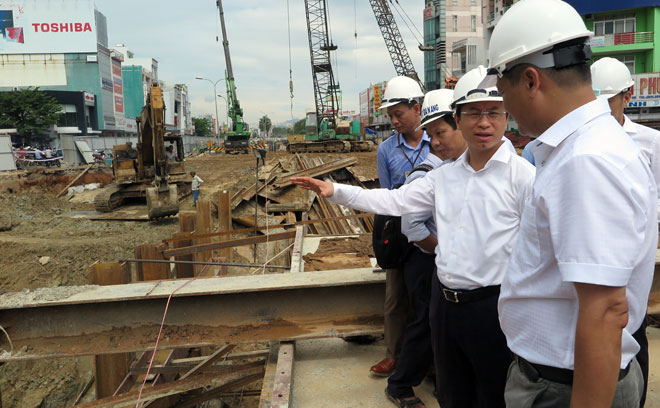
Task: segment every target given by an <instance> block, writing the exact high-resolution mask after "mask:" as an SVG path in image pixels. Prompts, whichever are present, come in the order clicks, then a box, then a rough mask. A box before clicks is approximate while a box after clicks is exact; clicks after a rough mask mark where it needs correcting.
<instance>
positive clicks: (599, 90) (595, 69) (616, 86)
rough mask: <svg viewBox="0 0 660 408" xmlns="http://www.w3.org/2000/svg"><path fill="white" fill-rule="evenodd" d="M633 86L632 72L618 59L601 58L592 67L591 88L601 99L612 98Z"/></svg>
mask: <svg viewBox="0 0 660 408" xmlns="http://www.w3.org/2000/svg"><path fill="white" fill-rule="evenodd" d="M633 85H635V81H633V79H632V75H630V70H629V69H628V67H627V66H626V64H624V63H623V62H621V61H619V60H618V59H616V58H610V57H605V58H601V59H599V60H598V61H596V62H594V63H593V65H591V86H592V88H593V89H594V93H595V94H596V96H597V97H599V98H611V97H613V96H614V95H618V94H620V93H621V92H623V91H625V90H627V89H629V88H630V87H631V86H633Z"/></svg>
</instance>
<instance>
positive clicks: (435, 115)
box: [415, 89, 454, 130]
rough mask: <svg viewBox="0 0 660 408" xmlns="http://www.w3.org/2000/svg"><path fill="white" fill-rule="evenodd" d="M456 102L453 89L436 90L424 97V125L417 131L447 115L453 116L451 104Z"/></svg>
mask: <svg viewBox="0 0 660 408" xmlns="http://www.w3.org/2000/svg"><path fill="white" fill-rule="evenodd" d="M453 100H454V91H453V90H452V89H436V90H435V91H429V92H427V93H426V95H424V104H423V105H422V124H421V125H420V126H419V127H418V128H417V129H415V130H421V129H424V128H426V125H428V124H429V123H431V122H433V121H434V120H436V119H440V118H441V117H443V116H445V115H452V114H453V113H454V112H453V111H452V109H451V103H452V101H453Z"/></svg>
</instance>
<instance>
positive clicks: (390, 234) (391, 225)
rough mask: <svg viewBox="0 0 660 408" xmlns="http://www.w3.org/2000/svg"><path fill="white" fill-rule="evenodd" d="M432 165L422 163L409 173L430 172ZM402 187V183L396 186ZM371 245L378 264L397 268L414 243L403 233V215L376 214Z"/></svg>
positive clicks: (385, 267) (387, 267)
mask: <svg viewBox="0 0 660 408" xmlns="http://www.w3.org/2000/svg"><path fill="white" fill-rule="evenodd" d="M430 170H432V167H431V166H428V165H426V164H420V165H419V166H417V167H415V168H414V169H412V171H411V172H410V173H409V174H408V175H410V174H412V173H414V172H416V171H424V172H428V171H430ZM399 187H401V184H398V185H396V186H394V188H395V189H396V188H399ZM371 245H372V246H373V248H374V254H375V255H376V260H377V261H378V265H379V266H380V267H381V268H383V269H397V268H399V267H400V266H401V265H402V264H403V261H404V260H405V259H406V257H407V256H408V252H410V250H411V249H412V243H409V242H408V238H407V237H406V236H405V235H404V234H402V233H401V217H399V216H394V215H380V214H376V215H374V228H373V231H372V233H371Z"/></svg>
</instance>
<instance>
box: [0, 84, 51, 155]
mask: <svg viewBox="0 0 660 408" xmlns="http://www.w3.org/2000/svg"><path fill="white" fill-rule="evenodd" d="M61 117H62V106H61V105H60V104H59V103H57V100H56V99H55V98H53V97H52V96H49V95H47V94H46V93H44V92H42V91H40V90H39V88H26V89H20V90H15V91H11V92H0V128H10V129H16V130H17V131H18V135H19V136H20V137H21V138H23V140H24V141H25V143H27V144H35V143H37V142H39V141H43V140H44V139H45V138H46V135H45V133H46V132H47V131H48V128H50V127H51V126H53V125H56V124H57V122H58V121H59V120H60V118H61Z"/></svg>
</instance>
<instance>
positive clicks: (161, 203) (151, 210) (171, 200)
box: [147, 184, 179, 220]
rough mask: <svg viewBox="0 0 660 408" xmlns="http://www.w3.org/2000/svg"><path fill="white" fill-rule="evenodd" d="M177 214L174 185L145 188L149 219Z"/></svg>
mask: <svg viewBox="0 0 660 408" xmlns="http://www.w3.org/2000/svg"><path fill="white" fill-rule="evenodd" d="M178 212H179V200H178V192H177V186H176V184H166V185H164V186H161V187H160V188H159V187H149V188H147V214H148V216H149V219H150V220H152V219H154V218H161V217H167V216H169V215H175V214H176V213H178Z"/></svg>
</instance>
